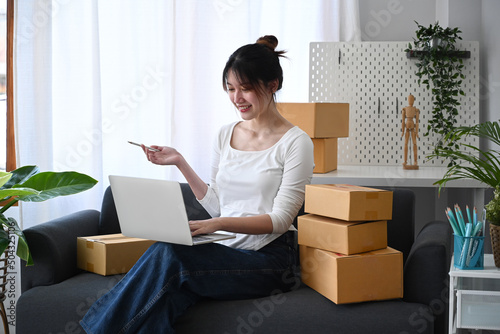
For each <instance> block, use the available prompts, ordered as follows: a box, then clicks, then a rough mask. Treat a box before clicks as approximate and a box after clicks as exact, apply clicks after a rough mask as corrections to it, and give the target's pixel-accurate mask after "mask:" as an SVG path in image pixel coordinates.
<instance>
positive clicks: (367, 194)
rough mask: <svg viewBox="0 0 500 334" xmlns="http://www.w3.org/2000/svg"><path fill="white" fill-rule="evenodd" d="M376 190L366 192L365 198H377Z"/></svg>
mask: <svg viewBox="0 0 500 334" xmlns="http://www.w3.org/2000/svg"><path fill="white" fill-rule="evenodd" d="M378 194H379V193H378V192H367V193H366V199H378Z"/></svg>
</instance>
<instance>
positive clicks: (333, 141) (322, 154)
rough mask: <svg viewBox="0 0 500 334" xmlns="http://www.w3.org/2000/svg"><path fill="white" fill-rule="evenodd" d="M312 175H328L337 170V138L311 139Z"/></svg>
mask: <svg viewBox="0 0 500 334" xmlns="http://www.w3.org/2000/svg"><path fill="white" fill-rule="evenodd" d="M312 141H313V144H314V170H313V172H314V173H328V172H331V171H332V170H336V169H337V148H338V143H337V141H338V140H337V138H313V139H312Z"/></svg>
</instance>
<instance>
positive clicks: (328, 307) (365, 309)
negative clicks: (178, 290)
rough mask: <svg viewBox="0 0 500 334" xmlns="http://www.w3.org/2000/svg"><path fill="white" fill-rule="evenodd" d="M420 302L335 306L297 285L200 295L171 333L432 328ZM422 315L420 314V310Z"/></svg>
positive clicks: (425, 330) (411, 330)
mask: <svg viewBox="0 0 500 334" xmlns="http://www.w3.org/2000/svg"><path fill="white" fill-rule="evenodd" d="M426 308H427V307H426V306H423V305H422V304H417V303H406V302H403V301H402V300H390V301H379V302H367V303H356V304H344V305H337V304H335V303H333V302H331V301H330V300H328V299H326V298H325V297H323V296H322V295H321V294H319V293H317V292H316V291H314V290H312V289H311V288H309V287H307V286H305V285H301V286H300V287H299V288H298V289H296V290H294V291H291V292H287V293H285V294H280V295H274V296H271V297H267V298H259V299H249V300H235V301H223V300H203V301H200V302H199V303H197V304H195V305H194V306H192V307H191V308H190V309H188V311H187V313H186V314H185V315H184V316H182V317H181V318H179V319H178V321H177V322H176V326H175V329H176V333H180V334H183V333H186V334H188V333H197V334H204V333H206V334H212V333H225V334H232V333H331V334H335V333H339V334H340V333H342V334H343V333H372V334H373V333H375V334H376V333H380V334H389V333H419V334H421V333H433V326H434V323H433V320H432V318H431V319H427V318H425V317H424V316H425V315H426V314H428V313H426V312H430V311H429V310H427V309H426ZM422 314H423V315H422Z"/></svg>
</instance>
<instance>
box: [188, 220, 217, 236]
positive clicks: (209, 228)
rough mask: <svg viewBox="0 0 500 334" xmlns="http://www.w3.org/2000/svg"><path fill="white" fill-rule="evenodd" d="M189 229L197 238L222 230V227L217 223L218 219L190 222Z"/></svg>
mask: <svg viewBox="0 0 500 334" xmlns="http://www.w3.org/2000/svg"><path fill="white" fill-rule="evenodd" d="M189 228H190V229H191V235H193V236H195V235H198V234H209V233H214V232H215V231H218V230H220V226H219V224H218V223H217V218H212V219H206V220H191V221H190V222H189Z"/></svg>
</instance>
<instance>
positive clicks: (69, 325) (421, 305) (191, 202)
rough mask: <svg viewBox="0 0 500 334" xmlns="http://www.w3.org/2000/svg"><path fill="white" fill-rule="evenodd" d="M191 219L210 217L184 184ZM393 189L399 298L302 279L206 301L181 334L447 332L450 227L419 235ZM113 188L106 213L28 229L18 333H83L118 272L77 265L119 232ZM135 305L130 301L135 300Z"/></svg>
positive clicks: (406, 199)
mask: <svg viewBox="0 0 500 334" xmlns="http://www.w3.org/2000/svg"><path fill="white" fill-rule="evenodd" d="M182 190H183V194H184V200H185V203H186V207H187V211H188V216H189V218H190V219H203V218H207V217H208V214H207V213H206V211H205V210H204V209H203V208H202V207H201V206H200V205H199V204H198V202H197V201H196V200H195V198H194V196H193V194H192V192H191V191H190V189H189V187H188V186H187V184H182ZM390 190H393V191H394V209H393V219H392V221H390V222H389V223H388V243H389V245H390V246H391V247H393V248H395V249H398V250H400V251H402V252H403V258H404V263H405V265H404V297H403V298H402V299H394V300H386V301H377V302H365V303H356V304H344V305H336V304H335V303H333V302H331V301H330V300H328V299H326V298H325V297H323V296H322V295H321V294H319V293H317V292H316V291H314V290H312V289H311V288H309V287H307V286H305V285H304V284H301V283H300V282H298V284H296V286H295V288H294V289H293V290H292V291H290V292H287V293H283V294H280V295H274V296H270V297H267V298H259V299H251V300H234V301H221V300H203V301H201V302H199V303H198V304H196V305H195V306H193V307H191V308H190V309H189V310H188V312H187V313H186V314H185V315H184V316H183V317H181V318H180V319H179V320H178V321H177V322H176V332H177V333H197V334H199V333H210V334H214V333H221V334H222V333H224V334H228V333H231V334H232V333H274V334H276V333H308V332H311V333H371V334H373V333H381V334H388V333H398V334H402V333H419V334H421V333H445V332H446V330H447V315H448V311H447V308H448V300H447V292H448V269H449V261H450V257H451V256H450V247H451V243H450V240H451V235H452V233H451V230H450V227H449V224H447V223H446V222H439V221H435V222H430V223H428V224H427V225H425V227H424V228H423V229H422V230H421V232H420V233H419V234H418V236H417V237H416V238H414V195H413V193H412V192H411V191H410V190H404V189H397V188H396V189H390ZM119 232H120V228H119V224H118V220H117V217H116V211H115V207H114V202H113V198H112V194H111V191H110V189H109V188H108V189H107V190H106V193H105V194H104V199H103V203H102V208H101V211H100V212H99V211H96V210H85V211H81V212H77V213H74V214H71V215H68V216H65V217H62V218H59V219H55V220H53V221H50V222H47V223H44V224H40V225H37V226H34V227H31V228H28V229H26V230H25V231H24V233H25V235H26V238H27V239H28V242H29V244H30V247H31V249H32V252H33V258H34V262H35V265H34V266H33V267H25V266H22V272H21V274H22V276H21V282H22V295H21V296H20V298H19V300H18V302H17V323H16V333H18V334H28V333H36V334H40V333H54V334H55V333H83V330H82V328H81V327H80V325H79V324H78V321H79V320H80V319H81V317H82V316H83V315H84V314H85V312H86V310H87V309H88V308H89V306H90V305H91V304H92V303H93V302H94V301H95V300H96V299H97V298H99V297H100V296H102V295H103V294H104V293H106V292H107V291H109V289H110V288H111V287H112V286H113V285H114V284H116V283H117V282H118V281H119V280H120V278H121V277H122V276H121V275H117V276H107V277H103V276H100V275H97V274H92V273H89V272H85V271H82V270H79V269H78V268H77V266H76V237H77V236H87V235H97V234H109V233H119ZM130 302H131V303H133V300H131V301H130Z"/></svg>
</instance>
